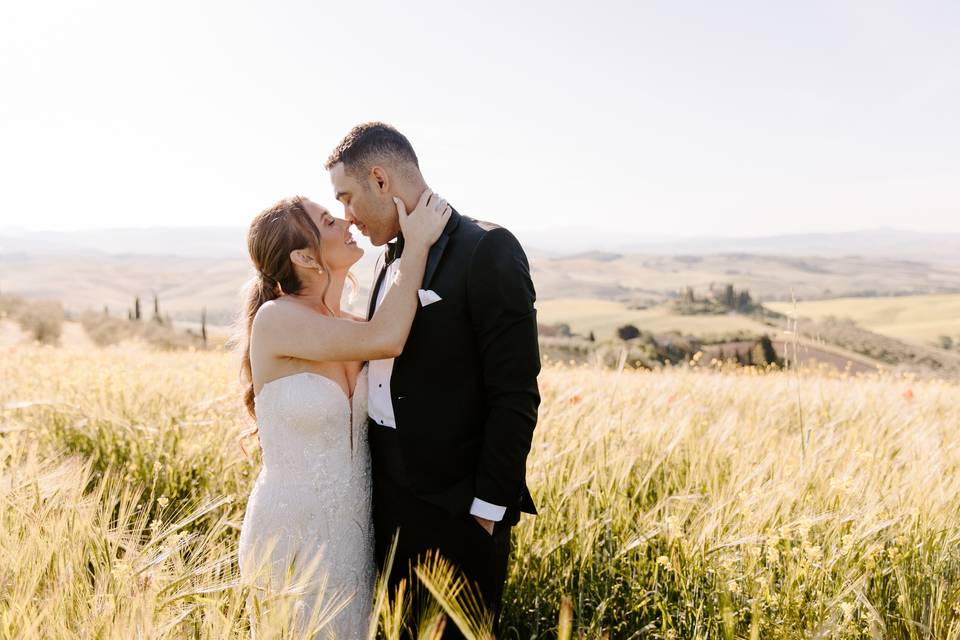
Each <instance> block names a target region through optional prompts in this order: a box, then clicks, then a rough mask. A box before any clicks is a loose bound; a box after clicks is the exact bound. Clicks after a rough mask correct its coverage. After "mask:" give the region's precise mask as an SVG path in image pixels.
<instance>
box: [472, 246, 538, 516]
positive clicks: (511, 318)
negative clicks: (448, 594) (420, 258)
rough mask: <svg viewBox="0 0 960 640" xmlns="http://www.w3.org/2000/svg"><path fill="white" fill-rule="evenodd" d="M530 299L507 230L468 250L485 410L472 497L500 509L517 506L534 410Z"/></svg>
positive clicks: (522, 260) (523, 265)
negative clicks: (500, 507)
mask: <svg viewBox="0 0 960 640" xmlns="http://www.w3.org/2000/svg"><path fill="white" fill-rule="evenodd" d="M535 299H536V293H535V292H534V288H533V281H532V280H531V279H530V267H529V265H528V263H527V257H526V255H525V254H524V252H523V249H522V248H521V247H520V243H519V242H517V239H516V238H515V237H514V236H513V234H511V233H510V232H509V231H507V230H506V229H503V228H496V229H493V230H491V231H488V232H487V233H486V234H485V235H484V237H483V239H482V240H481V241H480V242H479V243H478V245H477V247H476V250H475V251H474V254H473V257H472V259H471V263H470V271H469V275H468V277H467V301H468V305H469V310H470V318H471V322H472V324H473V330H474V334H475V335H476V339H477V345H478V347H479V350H480V354H481V363H482V367H483V385H484V395H485V397H486V404H487V407H488V408H489V413H488V415H487V419H486V423H485V425H484V440H483V447H482V450H481V454H480V461H479V464H478V467H477V475H476V489H475V490H476V496H475V497H477V498H480V499H481V500H485V501H487V502H490V503H492V504H497V505H501V506H505V507H516V506H518V504H519V502H520V496H521V493H522V491H523V488H524V486H525V477H526V461H527V454H528V453H529V452H530V443H531V440H532V439H533V429H534V427H535V426H536V423H537V409H538V407H539V406H540V392H539V389H538V388H537V375H538V374H539V373H540V347H539V344H538V342H537V316H536V310H535V309H534V306H533V303H534V301H535Z"/></svg>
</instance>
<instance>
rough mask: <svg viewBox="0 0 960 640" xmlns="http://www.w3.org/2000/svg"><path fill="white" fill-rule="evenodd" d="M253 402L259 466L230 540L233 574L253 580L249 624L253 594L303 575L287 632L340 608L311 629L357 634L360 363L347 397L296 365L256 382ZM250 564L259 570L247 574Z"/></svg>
mask: <svg viewBox="0 0 960 640" xmlns="http://www.w3.org/2000/svg"><path fill="white" fill-rule="evenodd" d="M255 403H256V405H255V406H256V415H257V424H258V426H259V433H260V444H261V447H262V452H263V468H262V469H261V471H260V474H259V475H258V476H257V480H256V482H255V483H254V487H253V491H252V492H251V494H250V498H249V501H248V502H247V510H246V513H245V514H244V518H243V526H242V527H241V530H240V547H239V564H240V573H241V576H245V577H248V578H253V579H255V580H257V585H258V588H257V589H255V590H254V593H253V594H252V595H251V613H250V615H251V629H255V615H256V609H255V608H254V607H253V606H252V604H253V603H252V599H253V598H255V597H259V598H260V604H258V606H259V607H260V609H261V611H262V609H263V608H264V607H266V608H269V607H270V606H271V604H270V602H271V600H270V594H271V593H274V592H275V591H271V590H276V589H278V588H279V586H280V585H283V584H285V583H286V584H289V583H290V580H291V577H292V578H293V579H294V580H296V579H298V578H304V576H306V578H304V581H305V582H306V583H307V586H306V588H305V589H304V590H303V591H302V592H300V593H298V594H297V595H296V596H295V598H296V599H295V605H294V606H295V610H296V615H295V622H294V624H295V628H296V629H297V635H296V637H298V638H299V637H308V636H306V632H307V630H308V629H307V626H308V624H309V622H310V620H311V617H313V618H314V619H316V618H317V617H319V618H321V619H322V618H323V617H328V616H329V613H330V612H331V611H332V610H335V609H336V608H337V607H341V608H340V610H339V611H337V612H336V613H335V615H334V616H333V618H332V619H330V620H329V622H328V623H327V624H325V625H323V627H322V629H321V630H320V631H319V632H318V633H317V635H316V636H313V637H317V638H329V637H334V638H337V639H338V640H347V639H350V640H352V639H354V638H366V636H367V629H368V624H369V617H370V610H371V598H372V594H373V589H374V580H375V571H376V567H375V560H374V538H373V521H372V514H371V499H372V496H371V473H370V454H369V447H368V443H367V367H366V366H365V367H364V368H363V369H362V370H361V372H360V375H359V377H358V378H357V383H356V388H355V389H354V393H353V398H352V400H351V399H348V398H347V396H346V394H345V393H344V392H343V389H342V388H341V387H340V385H339V384H338V383H336V382H335V381H334V380H332V379H330V378H327V377H325V376H323V375H320V374H318V373H312V372H302V373H297V374H293V375H289V376H284V377H282V378H278V379H276V380H272V381H270V382H268V383H266V384H264V385H263V387H262V389H261V390H260V393H259V394H258V395H257V396H256V399H255ZM318 554H319V564H315V566H316V567H317V571H316V572H312V571H311V562H313V561H315V559H316V558H317V557H318ZM258 566H261V567H263V566H265V567H266V571H263V570H261V572H260V574H259V575H257V570H256V569H257V567H258ZM288 570H289V571H290V574H288ZM255 576H256V577H255ZM344 602H346V605H345V606H344V605H343V603H344ZM254 633H255V631H254Z"/></svg>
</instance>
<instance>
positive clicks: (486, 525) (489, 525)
mask: <svg viewBox="0 0 960 640" xmlns="http://www.w3.org/2000/svg"><path fill="white" fill-rule="evenodd" d="M473 517H474V518H476V520H477V522H479V523H480V526H481V527H483V529H484V530H485V531H486V532H487V533H489V534H490V535H493V526H494V525H495V524H496V523H495V522H494V521H493V520H487V519H486V518H481V517H480V516H473Z"/></svg>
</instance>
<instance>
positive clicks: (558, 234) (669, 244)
mask: <svg viewBox="0 0 960 640" xmlns="http://www.w3.org/2000/svg"><path fill="white" fill-rule="evenodd" d="M517 237H519V238H520V240H521V241H522V242H523V243H524V245H525V246H528V247H531V248H534V249H536V250H538V251H542V252H544V253H547V254H550V255H554V256H557V255H571V254H579V253H583V252H587V251H601V252H613V253H624V254H647V255H676V254H692V255H706V254H731V253H749V254H760V255H777V256H808V257H834V258H838V257H848V256H862V257H865V258H885V259H893V260H916V261H921V262H937V263H941V262H942V263H948V264H956V263H957V262H960V233H923V232H917V231H903V230H897V229H870V230H863V231H849V232H843V233H800V234H785V235H775V236H759V237H730V238H723V237H692V238H690V237H688V238H648V237H643V236H640V235H637V234H636V233H634V232H633V231H631V230H629V229H627V230H618V231H617V232H616V233H608V234H604V233H598V231H597V229H596V228H595V227H589V228H587V227H585V228H582V229H556V230H554V229H551V230H545V231H517Z"/></svg>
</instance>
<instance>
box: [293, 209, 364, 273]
mask: <svg viewBox="0 0 960 640" xmlns="http://www.w3.org/2000/svg"><path fill="white" fill-rule="evenodd" d="M303 206H304V208H305V209H306V210H307V213H308V214H310V217H311V218H312V219H313V222H314V224H316V225H317V229H319V230H320V251H321V252H322V253H323V260H324V262H326V263H327V266H328V267H329V268H330V269H331V270H333V271H339V270H346V269H349V268H350V267H352V266H353V265H354V264H356V263H357V261H358V260H359V259H360V257H361V256H362V255H363V249H361V248H360V247H358V246H357V241H356V240H354V239H353V236H352V235H351V234H350V223H349V222H347V221H346V220H344V219H343V218H334V217H333V215H331V214H330V212H329V211H328V210H327V209H326V207H323V206H321V205H319V204H317V203H316V202H312V201H310V200H306V199H304V201H303Z"/></svg>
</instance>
